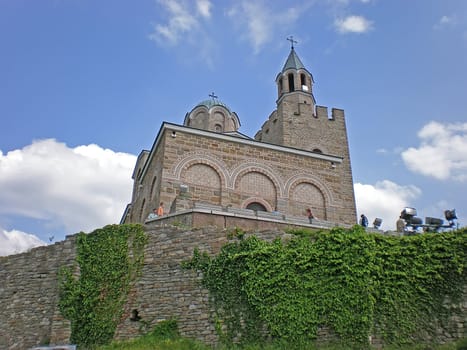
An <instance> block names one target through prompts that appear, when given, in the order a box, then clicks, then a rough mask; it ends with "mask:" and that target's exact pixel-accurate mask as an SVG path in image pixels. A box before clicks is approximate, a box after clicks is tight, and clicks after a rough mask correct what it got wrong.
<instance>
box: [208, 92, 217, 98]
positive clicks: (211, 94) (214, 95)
mask: <svg viewBox="0 0 467 350" xmlns="http://www.w3.org/2000/svg"><path fill="white" fill-rule="evenodd" d="M209 97H210V98H212V99H213V100H215V99H216V98H217V96H216V94H215V93H214V92H211V93H210V94H209Z"/></svg>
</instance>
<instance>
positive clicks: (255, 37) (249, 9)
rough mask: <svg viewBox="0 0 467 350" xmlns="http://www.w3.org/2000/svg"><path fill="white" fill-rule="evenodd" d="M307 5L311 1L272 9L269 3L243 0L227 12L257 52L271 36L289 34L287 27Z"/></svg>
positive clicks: (303, 11)
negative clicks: (297, 5) (296, 5)
mask: <svg viewBox="0 0 467 350" xmlns="http://www.w3.org/2000/svg"><path fill="white" fill-rule="evenodd" d="M309 6H311V3H310V2H305V3H303V4H301V5H300V6H299V7H288V8H281V9H278V10H274V9H273V8H272V6H271V3H267V2H264V1H262V0H256V1H253V0H244V1H241V2H240V3H237V4H236V5H235V6H234V7H232V8H230V10H229V11H228V12H227V14H228V16H229V17H230V18H231V19H232V21H233V22H234V24H235V25H236V26H237V27H238V28H239V30H240V31H241V33H242V36H243V37H244V38H246V39H247V40H248V41H249V42H250V44H251V45H252V46H253V50H254V53H258V52H260V51H261V49H262V48H263V47H264V45H266V44H267V43H269V42H271V41H272V39H273V38H277V37H278V36H280V35H283V36H284V38H285V33H287V34H289V33H288V29H289V28H290V27H291V26H292V25H293V24H294V23H295V22H296V21H297V20H298V19H299V17H300V15H303V14H304V13H306V9H307V8H308V7H309ZM279 32H280V33H279Z"/></svg>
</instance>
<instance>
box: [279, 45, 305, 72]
mask: <svg viewBox="0 0 467 350" xmlns="http://www.w3.org/2000/svg"><path fill="white" fill-rule="evenodd" d="M290 68H292V69H306V68H305V66H304V65H303V63H302V61H300V58H298V55H297V53H296V52H295V49H294V48H293V47H292V49H291V50H290V54H289V57H287V61H286V62H285V64H284V68H282V73H283V72H285V71H286V70H287V69H290Z"/></svg>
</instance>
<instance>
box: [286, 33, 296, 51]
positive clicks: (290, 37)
mask: <svg viewBox="0 0 467 350" xmlns="http://www.w3.org/2000/svg"><path fill="white" fill-rule="evenodd" d="M287 40H288V41H290V44H291V49H292V50H293V44H298V41H297V40H293V36H292V35H291V36H289V37H288V38H287Z"/></svg>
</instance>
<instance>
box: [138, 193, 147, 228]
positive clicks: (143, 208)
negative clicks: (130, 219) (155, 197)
mask: <svg viewBox="0 0 467 350" xmlns="http://www.w3.org/2000/svg"><path fill="white" fill-rule="evenodd" d="M145 208H146V198H144V199H143V203H141V209H140V212H139V219H140V221H141V222H144V219H145V217H144V210H145Z"/></svg>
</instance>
